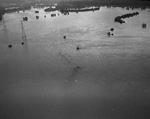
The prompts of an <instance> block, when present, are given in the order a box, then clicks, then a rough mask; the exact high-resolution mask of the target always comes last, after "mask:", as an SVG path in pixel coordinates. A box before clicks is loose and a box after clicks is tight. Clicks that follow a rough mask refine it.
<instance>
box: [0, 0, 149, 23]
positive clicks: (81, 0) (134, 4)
mask: <svg viewBox="0 0 150 119" xmlns="http://www.w3.org/2000/svg"><path fill="white" fill-rule="evenodd" d="M0 2H1V5H0V20H2V15H4V14H5V13H10V12H16V11H21V10H23V11H25V10H30V9H31V6H33V7H44V6H49V8H48V9H46V10H45V11H46V12H48V11H56V10H59V11H61V12H62V13H68V12H83V11H94V10H99V8H100V6H107V7H112V6H113V7H123V8H125V7H127V6H128V8H132V9H134V8H141V9H146V8H149V7H150V2H149V1H147V0H145V1H141V0H71V1H67V0H38V2H37V0H13V1H12V0H0ZM2 3H5V5H3V4H2ZM54 3H57V6H56V8H52V6H53V5H54ZM6 4H7V5H6ZM91 6H95V8H90V9H83V8H86V7H91ZM9 7H16V8H15V9H7V10H5V8H9ZM71 9H72V10H71Z"/></svg>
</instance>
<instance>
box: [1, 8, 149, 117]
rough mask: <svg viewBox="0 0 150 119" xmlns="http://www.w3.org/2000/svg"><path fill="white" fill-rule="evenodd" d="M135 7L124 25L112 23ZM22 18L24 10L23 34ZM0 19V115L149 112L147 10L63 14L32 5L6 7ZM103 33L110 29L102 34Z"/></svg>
mask: <svg viewBox="0 0 150 119" xmlns="http://www.w3.org/2000/svg"><path fill="white" fill-rule="evenodd" d="M36 10H38V11H39V14H36V13H35V11H36ZM133 12H139V15H137V16H134V17H132V18H127V19H125V22H126V23H124V24H120V23H117V22H114V19H115V17H116V16H120V15H123V14H126V13H133ZM53 13H56V16H55V17H51V14H53ZM45 15H46V17H44V16H45ZM36 16H39V19H36ZM23 17H28V21H23V27H24V31H25V34H26V37H27V39H25V40H23V39H22V29H21V22H20V21H21V20H22V18H23ZM4 19H5V25H6V27H5V28H6V29H4V27H3V23H2V22H0V118H1V119H149V118H150V114H149V110H150V93H149V92H150V86H149V85H150V20H149V19H150V13H149V10H148V9H145V10H142V9H129V10H127V9H125V8H121V7H109V8H108V7H100V10H98V11H94V12H93V11H88V12H79V13H75V12H72V13H69V15H63V14H61V13H60V12H59V11H55V12H47V13H46V12H44V9H43V8H42V9H34V8H32V9H31V10H27V11H25V12H19V13H17V12H14V13H7V14H5V15H4ZM143 23H145V24H146V25H147V26H146V28H142V24H143ZM111 28H114V31H110V29H111ZM108 32H111V33H113V34H114V35H113V36H107V33H108ZM64 36H66V38H64ZM22 42H24V45H22V44H21V43H22ZM9 44H12V48H8V45H9ZM77 47H79V50H77V49H76V48H77Z"/></svg>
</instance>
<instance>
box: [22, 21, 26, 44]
mask: <svg viewBox="0 0 150 119" xmlns="http://www.w3.org/2000/svg"><path fill="white" fill-rule="evenodd" d="M21 31H22V39H23V42H22V43H21V44H22V45H24V43H25V42H26V39H27V37H26V33H25V30H24V26H23V21H22V20H21Z"/></svg>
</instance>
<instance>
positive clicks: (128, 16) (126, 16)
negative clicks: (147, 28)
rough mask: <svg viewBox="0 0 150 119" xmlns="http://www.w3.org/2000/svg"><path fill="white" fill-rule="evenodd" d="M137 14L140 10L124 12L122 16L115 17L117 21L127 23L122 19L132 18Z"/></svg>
mask: <svg viewBox="0 0 150 119" xmlns="http://www.w3.org/2000/svg"><path fill="white" fill-rule="evenodd" d="M136 15H139V12H134V13H128V14H124V15H122V16H117V17H116V18H115V22H119V23H120V24H122V23H125V21H124V20H122V19H125V18H130V17H133V16H136Z"/></svg>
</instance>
